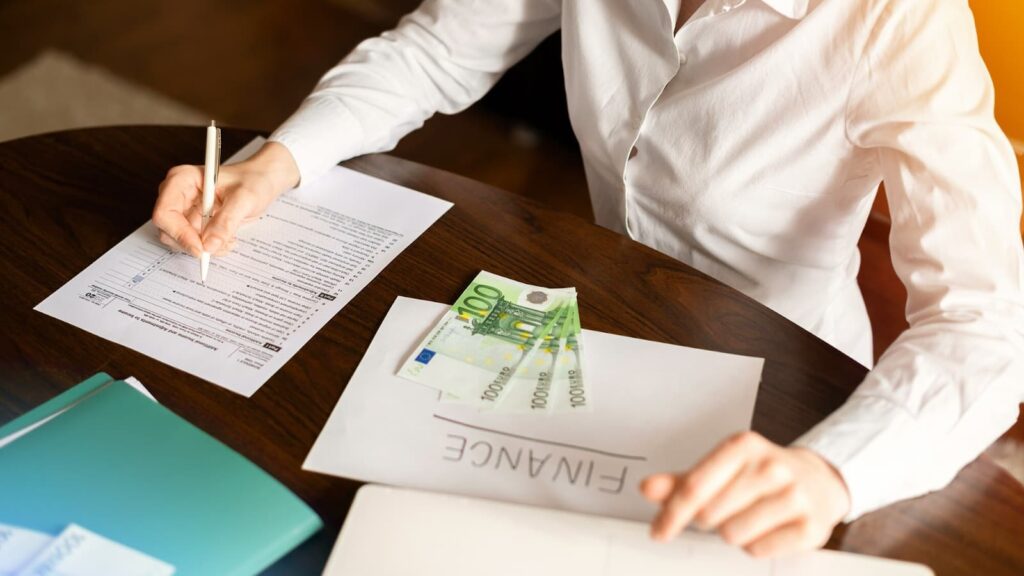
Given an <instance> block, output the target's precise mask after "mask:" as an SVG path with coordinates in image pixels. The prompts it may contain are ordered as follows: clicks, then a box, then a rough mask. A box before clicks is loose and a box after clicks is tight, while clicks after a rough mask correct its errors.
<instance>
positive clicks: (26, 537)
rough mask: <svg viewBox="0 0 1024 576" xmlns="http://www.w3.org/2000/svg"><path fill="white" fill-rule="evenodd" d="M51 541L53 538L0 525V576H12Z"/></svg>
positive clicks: (40, 533) (33, 531)
mask: <svg viewBox="0 0 1024 576" xmlns="http://www.w3.org/2000/svg"><path fill="white" fill-rule="evenodd" d="M52 541H53V536H50V535H49V534H43V533H42V532H36V531H35V530H29V529H28V528H19V527H18V526H11V525H10V524H2V523H0V576H14V575H15V574H17V573H18V571H19V570H20V569H21V568H23V567H25V566H27V565H28V563H29V562H31V561H32V559H33V558H35V557H36V556H37V555H38V554H39V553H40V552H42V551H43V549H44V548H46V547H47V546H48V545H49V544H50V542H52Z"/></svg>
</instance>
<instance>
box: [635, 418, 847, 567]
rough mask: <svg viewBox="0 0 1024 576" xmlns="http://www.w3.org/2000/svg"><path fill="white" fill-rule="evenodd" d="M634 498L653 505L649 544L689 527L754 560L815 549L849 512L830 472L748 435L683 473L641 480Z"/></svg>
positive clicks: (801, 452)
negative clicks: (658, 508) (716, 536)
mask: <svg viewBox="0 0 1024 576" xmlns="http://www.w3.org/2000/svg"><path fill="white" fill-rule="evenodd" d="M640 490H641V492H642V493H643V495H644V497H646V498H647V499H648V500H650V501H652V502H656V503H659V504H660V505H661V511H660V513H659V514H658V516H657V517H656V518H655V519H654V521H653V522H652V524H651V536H652V537H654V538H655V539H658V540H669V539H671V538H673V537H675V536H676V535H678V534H679V533H680V532H681V531H682V530H683V529H684V528H686V526H687V525H689V524H690V523H691V522H694V523H695V524H696V526H697V527H698V528H702V529H705V530H716V531H717V532H718V533H719V535H720V536H721V537H722V538H723V539H724V540H725V541H726V542H728V543H730V544H733V545H736V546H740V547H742V548H743V549H744V550H746V551H747V552H748V553H750V554H752V555H754V556H776V555H779V554H787V553H790V552H796V551H799V550H807V549H812V548H820V547H821V546H822V545H824V544H825V542H827V541H828V538H829V535H831V533H832V529H833V528H834V527H835V526H836V524H838V523H839V522H840V521H841V520H842V519H843V517H844V516H846V513H847V512H848V511H849V509H850V495H849V492H848V491H847V488H846V484H845V483H844V482H843V479H842V478H841V477H840V476H839V473H838V472H836V470H835V469H834V468H833V467H832V466H831V465H830V464H828V463H827V462H826V461H825V460H823V459H822V458H821V457H820V456H818V455H817V454H815V453H814V452H811V451H810V450H805V449H803V448H784V447H781V446H778V445H776V444H773V443H772V442H770V441H768V440H766V439H765V438H763V437H762V436H760V435H759V434H757V433H754V432H744V433H741V434H737V435H735V436H733V437H732V438H730V439H728V440H726V441H725V442H723V443H722V444H720V445H719V446H718V447H717V448H716V449H715V450H714V451H712V452H711V453H710V454H708V455H707V456H706V457H705V458H704V459H703V460H702V461H701V462H699V463H698V464H697V465H696V466H694V467H693V469H691V470H689V471H688V472H684V473H681V474H678V475H673V474H655V475H652V476H649V477H648V478H646V479H645V480H644V481H643V483H642V484H641V487H640Z"/></svg>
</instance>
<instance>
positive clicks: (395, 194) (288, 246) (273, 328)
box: [36, 139, 452, 396]
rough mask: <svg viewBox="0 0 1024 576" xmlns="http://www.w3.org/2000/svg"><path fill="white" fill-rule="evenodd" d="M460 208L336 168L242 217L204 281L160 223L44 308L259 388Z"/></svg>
mask: <svg viewBox="0 0 1024 576" xmlns="http://www.w3.org/2000/svg"><path fill="white" fill-rule="evenodd" d="M261 144H262V139H257V140H254V141H253V142H251V143H250V144H249V145H247V146H246V147H245V148H243V149H242V150H241V151H239V152H238V153H237V154H235V156H234V157H232V158H231V159H230V160H229V162H232V161H237V160H239V159H243V158H245V157H248V156H249V155H251V154H252V153H253V152H255V151H256V150H257V149H258V148H259V146H260V145H261ZM451 206H452V204H451V203H450V202H447V201H444V200H440V199H438V198H434V197H432V196H427V195H426V194H421V193H419V192H416V191H413V190H410V189H408V188H403V187H401V186H397V185H395V184H391V183H389V182H385V181H383V180H379V179H377V178H373V177H371V176H366V175H364V174H361V173H359V172H355V171H353V170H348V169H346V168H341V167H335V168H333V169H332V170H331V171H330V172H328V173H327V174H326V175H324V176H322V177H321V178H319V179H317V180H315V181H313V182H310V183H309V184H307V185H303V186H300V187H299V188H297V189H295V190H292V191H290V192H287V193H285V194H283V195H282V196H281V197H280V198H279V199H278V200H277V201H276V202H274V203H273V204H272V205H271V206H270V207H269V208H268V209H267V211H266V213H265V214H264V215H263V216H262V217H260V218H259V219H258V220H257V221H255V222H252V223H249V224H247V225H243V227H242V229H240V230H239V232H238V241H237V243H236V244H235V247H234V249H233V250H232V251H231V252H230V253H229V254H228V255H226V256H222V257H215V258H213V259H212V261H211V263H210V275H209V277H208V278H207V282H206V285H205V286H204V285H203V284H202V282H200V280H199V262H198V260H197V259H195V258H193V257H192V256H190V255H188V254H184V253H179V252H175V251H172V250H169V249H167V248H166V247H164V246H163V245H162V244H161V243H160V241H159V237H158V234H159V233H158V231H157V229H156V227H155V226H154V225H153V223H152V221H150V222H146V223H145V224H143V225H142V226H141V227H140V228H139V229H138V230H136V231H135V232H133V233H132V234H131V235H130V236H128V237H127V238H125V239H124V240H122V241H121V242H120V243H119V244H117V245H116V246H114V247H113V248H111V249H110V250H109V251H108V252H107V253H106V254H104V255H103V256H101V257H100V258H99V259H98V260H96V261H95V262H93V263H92V265H90V266H89V267H88V268H86V269H85V270H84V271H82V272H81V273H80V274H78V275H77V276H75V277H74V278H73V279H72V280H71V281H70V282H68V283H67V284H65V285H64V286H63V287H61V288H60V289H59V290H57V291H56V292H54V293H53V294H52V295H50V297H48V298H47V299H46V300H44V301H43V302H42V303H40V304H39V305H38V306H36V310H39V311H40V312H43V313H45V314H49V315H50V316H53V317H55V318H58V319H60V320H63V321H65V322H68V323H69V324H73V325H75V326H78V327H79V328H82V329H83V330H87V331H89V332H92V333H93V334H96V335H98V336H101V337H103V338H106V339H108V340H111V341H114V342H117V343H118V344H122V345H124V346H128V347H129V348H132V349H134V350H137V351H139V352H141V353H143V354H146V355H147V356H151V357H153V358H155V359H157V360H159V361H161V362H164V363H166V364H169V365H171V366H174V367H175V368H179V369H181V370H184V371H185V372H188V373H190V374H193V375H195V376H198V377H200V378H202V379H204V380H208V381H209V382H212V383H214V384H216V385H218V386H222V387H224V388H227V389H228V390H231V391H233V392H237V393H239V394H242V395H244V396H251V395H252V394H253V393H254V392H256V390H258V389H259V387H260V386H262V385H263V383H264V382H266V381H267V379H269V378H270V377H271V376H272V375H273V374H274V373H275V372H276V371H277V370H278V369H279V368H280V367H281V366H283V365H284V363H285V362H287V361H288V360H289V359H290V358H291V357H292V355H294V354H295V353H296V352H297V351H298V350H299V348H301V347H302V345H303V344H305V343H306V342H307V341H308V340H309V339H310V338H311V337H312V336H313V335H314V334H316V332H317V331H318V330H320V328H322V327H323V326H324V324H326V323H327V321H328V320H330V319H331V318H332V317H333V316H334V315H335V314H337V313H338V311H339V310H341V309H342V307H344V306H345V304H347V303H348V302H349V301H350V300H351V299H352V298H353V297H354V296H355V295H356V294H358V293H359V291H360V290H362V289H363V287H364V286H366V285H367V284H368V283H369V282H370V280H372V279H373V278H374V277H375V276H376V275H377V274H378V273H380V271H381V270H383V269H384V267H385V266H387V265H388V263H390V262H391V260H393V259H394V258H395V256H397V255H398V254H399V253H401V252H402V250H404V249H405V248H406V247H407V246H409V245H410V244H411V243H412V242H413V241H414V240H415V239H416V238H417V237H419V236H420V235H421V234H422V233H423V232H424V231H426V229H427V228H429V227H430V225H431V224H433V223H434V222H435V221H436V220H437V219H438V218H440V217H441V215H442V214H444V213H445V212H446V211H447V210H448V209H449V208H450V207H451Z"/></svg>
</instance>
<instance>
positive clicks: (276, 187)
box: [245, 142, 299, 198]
mask: <svg viewBox="0 0 1024 576" xmlns="http://www.w3.org/2000/svg"><path fill="white" fill-rule="evenodd" d="M245 163H246V164H249V167H250V169H252V170H253V171H255V172H259V173H260V175H261V176H262V177H263V178H265V179H266V181H267V183H268V184H269V185H270V189H271V191H272V193H273V196H274V197H275V198H276V197H277V196H280V195H281V194H282V193H283V192H285V191H286V190H290V189H291V188H295V187H296V186H298V185H299V166H298V164H296V162H295V159H294V158H293V157H292V153H291V152H290V151H289V150H288V148H287V147H285V146H284V145H283V144H280V143H278V142H266V143H265V144H263V147H262V148H260V149H259V151H258V152H256V153H255V154H253V156H252V158H250V159H248V160H246V162H245Z"/></svg>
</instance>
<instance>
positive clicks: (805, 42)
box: [272, 0, 1024, 520]
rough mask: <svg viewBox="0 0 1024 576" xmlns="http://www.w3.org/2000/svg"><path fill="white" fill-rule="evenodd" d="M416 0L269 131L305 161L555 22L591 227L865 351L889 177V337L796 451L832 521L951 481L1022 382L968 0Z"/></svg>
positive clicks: (373, 145)
mask: <svg viewBox="0 0 1024 576" xmlns="http://www.w3.org/2000/svg"><path fill="white" fill-rule="evenodd" d="M678 11H679V2H678V0H664V1H663V2H659V1H657V0H635V1H626V0H604V1H602V0H447V1H430V0H428V1H427V2H426V3H424V5H423V6H421V7H420V8H419V9H418V10H416V11H415V12H414V13H412V14H410V15H409V16H407V17H405V18H404V19H403V20H402V21H401V22H400V23H399V24H398V26H397V28H395V29H394V30H392V31H389V32H385V33H384V34H382V35H381V36H380V37H378V38H373V39H370V40H367V41H365V42H363V43H362V44H360V45H359V46H358V47H357V48H356V49H355V50H354V51H353V52H352V53H351V54H349V55H348V56H347V57H346V58H345V59H344V60H343V61H342V62H341V63H340V64H338V65H337V66H335V67H334V68H332V69H331V70H330V71H329V72H327V74H326V75H325V76H324V77H323V79H322V80H321V82H320V83H319V84H318V85H317V87H316V89H315V90H314V91H313V93H312V94H311V95H310V96H309V98H308V99H306V101H305V102H303V104H302V105H301V107H300V108H299V110H298V111H297V112H296V113H295V115H294V116H292V117H291V118H290V119H289V120H288V121H287V122H285V124H283V125H282V126H281V127H280V128H279V129H278V130H277V131H276V132H275V134H274V135H273V136H272V139H273V140H276V141H278V142H281V143H282V144H284V145H285V146H287V147H288V149H289V150H290V151H291V153H292V154H293V156H294V157H295V160H296V162H297V163H298V166H299V171H300V173H301V177H302V179H304V180H309V179H313V178H316V177H317V175H319V174H321V173H322V172H324V171H325V170H327V169H328V168H329V167H330V166H332V165H334V164H335V163H337V162H338V161H340V160H343V159H345V158H349V157H352V156H357V155H360V154H365V153H369V152H379V151H386V150H389V149H391V148H392V147H394V146H395V144H396V143H397V142H398V140H399V139H400V138H401V137H402V136H404V135H405V134H407V133H408V132H410V131H411V130H413V129H415V128H417V127H419V126H420V125H421V124H422V122H423V121H424V120H426V119H427V118H429V117H430V116H431V115H432V114H434V113H435V112H439V111H440V112H443V113H449V114H450V113H454V112H458V111H460V110H462V109H464V108H466V107H467V106H469V105H470V104H472V103H473V102H475V101H476V100H477V99H479V98H480V97H481V96H483V94H484V93H485V92H486V91H487V90H488V89H489V88H490V87H491V86H492V85H493V84H494V83H495V82H496V81H497V80H498V78H499V77H500V76H501V74H502V72H503V71H505V70H506V69H507V68H508V67H509V66H511V65H512V64H514V63H515V62H516V61H518V60H519V59H520V58H522V57H523V56H524V55H525V54H527V53H528V52H529V51H530V50H532V49H533V47H534V46H536V45H537V43H539V42H540V41H541V40H542V39H543V38H544V37H545V36H547V35H549V34H551V33H552V32H554V31H555V30H557V29H561V31H562V61H563V66H564V70H565V88H566V93H567V96H568V102H569V111H570V117H571V120H572V126H573V129H574V131H575V133H576V136H577V138H578V140H579V143H580V148H581V150H582V152H583V160H584V165H585V168H586V174H587V181H588V184H589V188H590V194H591V199H592V202H593V206H594V214H595V218H596V220H597V222H598V223H599V224H601V225H602V226H606V227H608V228H611V229H613V230H617V231H619V232H622V233H624V234H628V235H629V236H630V237H631V238H634V239H635V240H637V241H639V242H643V243H644V244H647V245H648V246H651V247H653V248H655V249H657V250H659V251H661V252H663V253H665V254H668V255H670V256H672V257H674V258H678V259H679V260H681V261H683V262H685V263H687V264H690V265H691V266H694V267H695V268H697V269H699V270H702V271H704V272H706V273H708V274H710V275H712V276H714V277H715V278H718V279H719V280H721V281H722V282H724V283H726V284H728V285H730V286H733V287H735V288H737V289H739V290H741V291H743V292H744V293H746V294H748V295H750V296H752V297H754V298H756V299H757V300H759V301H760V302H763V303H764V304H766V305H767V306H769V307H771V308H773V309H774V310H776V311H778V312H779V313H781V314H783V315H784V316H786V317H787V318H789V319H791V320H793V321H794V322H796V323H798V324H799V325H801V326H803V327H804V328H806V329H807V330H809V331H811V332H813V333H814V334H816V335H818V336H819V337H821V338H822V339H824V340H826V341H828V342H830V343H832V344H833V345H834V346H836V347H837V348H839V349H840V350H843V351H844V352H846V353H847V354H848V355H850V356H852V357H853V358H855V359H857V360H859V361H860V362H861V363H863V364H865V365H867V366H870V364H871V357H872V351H871V332H870V329H869V324H868V317H867V313H866V311H865V308H864V302H863V299H862V297H861V294H860V291H859V289H858V287H857V279H856V277H857V271H858V268H859V266H860V254H859V252H858V249H857V241H858V238H859V237H860V235H861V232H862V230H863V228H864V224H865V222H866V219H867V217H868V213H869V211H870V209H871V205H872V200H873V198H874V196H875V194H876V192H877V189H878V185H879V182H880V181H882V180H884V181H885V184H886V191H887V194H888V201H889V205H890V209H891V213H892V236H891V247H892V258H893V263H894V264H895V268H896V271H897V273H898V274H899V276H900V278H901V280H902V281H903V283H904V284H905V285H906V287H907V291H908V293H909V298H908V302H907V310H906V311H907V318H908V320H909V322H910V329H908V330H907V331H906V332H904V333H903V334H902V335H901V336H900V338H899V339H898V340H897V341H896V343H895V344H893V345H892V346H891V347H890V348H889V349H888V350H887V351H886V352H885V354H884V355H883V356H882V358H881V359H880V360H879V362H878V365H877V366H875V367H874V369H873V370H872V371H871V372H870V373H869V374H868V376H867V378H866V380H865V381H864V382H863V383H862V384H861V385H860V387H859V388H858V389H857V391H856V392H855V393H854V394H853V396H852V397H851V398H850V399H849V400H848V401H847V403H846V404H845V405H844V406H842V407H841V408H840V409H839V410H838V411H836V412H835V413H834V414H832V415H831V416H829V417H828V418H827V419H826V420H825V421H824V422H822V423H821V424H819V425H818V426H817V427H815V428H814V429H812V430H811V431H810V432H808V433H807V434H806V435H805V436H804V437H802V438H801V439H800V440H799V441H798V445H802V446H805V447H808V448H810V449H812V450H814V451H816V452H817V453H819V454H820V455H821V456H823V457H824V458H825V459H826V460H828V461H829V462H831V463H832V464H833V465H834V466H835V467H836V468H837V469H838V470H839V472H840V473H841V475H842V476H843V478H844V480H845V481H846V483H847V486H848V488H849V490H850V494H851V500H852V509H851V511H850V514H849V516H848V517H847V519H848V520H850V519H853V518H856V517H858V516H859V515H861V514H863V513H865V512H867V511H870V510H873V509H875V508H878V507H880V506H883V505H885V504H888V503H891V502H893V501H895V500H898V499H902V498H908V497H911V496H915V495H919V494H922V493H925V492H927V491H930V490H936V489H939V488H941V487H943V486H945V485H946V484H947V483H948V482H949V481H950V480H951V479H952V478H953V477H954V476H955V474H956V473H957V471H958V470H959V469H960V468H961V467H962V466H964V465H965V464H966V463H968V462H969V461H971V460H972V459H974V458H975V457H976V456H977V455H978V454H979V453H980V452H981V451H982V450H984V448H985V447H986V446H987V445H988V444H990V443H991V442H992V441H993V440H995V439H996V438H997V437H998V436H999V435H1000V434H1001V433H1002V432H1003V431H1004V430H1006V429H1007V428H1008V427H1009V426H1011V425H1012V424H1013V422H1014V421H1015V420H1016V418H1017V410H1018V403H1019V402H1022V401H1024V296H1022V286H1024V254H1022V245H1021V237H1020V235H1019V231H1018V228H1017V225H1018V222H1019V218H1020V214H1021V191H1020V183H1019V180H1018V173H1017V170H1016V165H1015V159H1014V156H1013V152H1012V150H1011V147H1010V144H1009V142H1008V141H1007V139H1006V138H1005V136H1004V135H1003V133H1002V132H1001V131H1000V129H999V127H998V126H997V125H996V122H995V120H994V118H993V89H992V83H991V80H990V79H989V76H988V72H987V70H986V68H985V65H984V63H983V62H982V60H981V57H980V56H979V53H978V46H977V42H976V37H975V31H974V24H973V18H972V16H971V13H970V10H969V8H968V6H967V2H966V0H707V2H706V3H705V4H704V5H703V6H702V7H701V8H700V9H699V10H698V11H697V12H696V13H695V14H694V15H693V16H692V17H691V18H690V19H688V20H687V22H686V23H685V24H684V25H683V26H682V27H681V28H680V29H679V31H678V32H675V33H674V30H675V19H676V17H677V14H678Z"/></svg>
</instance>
